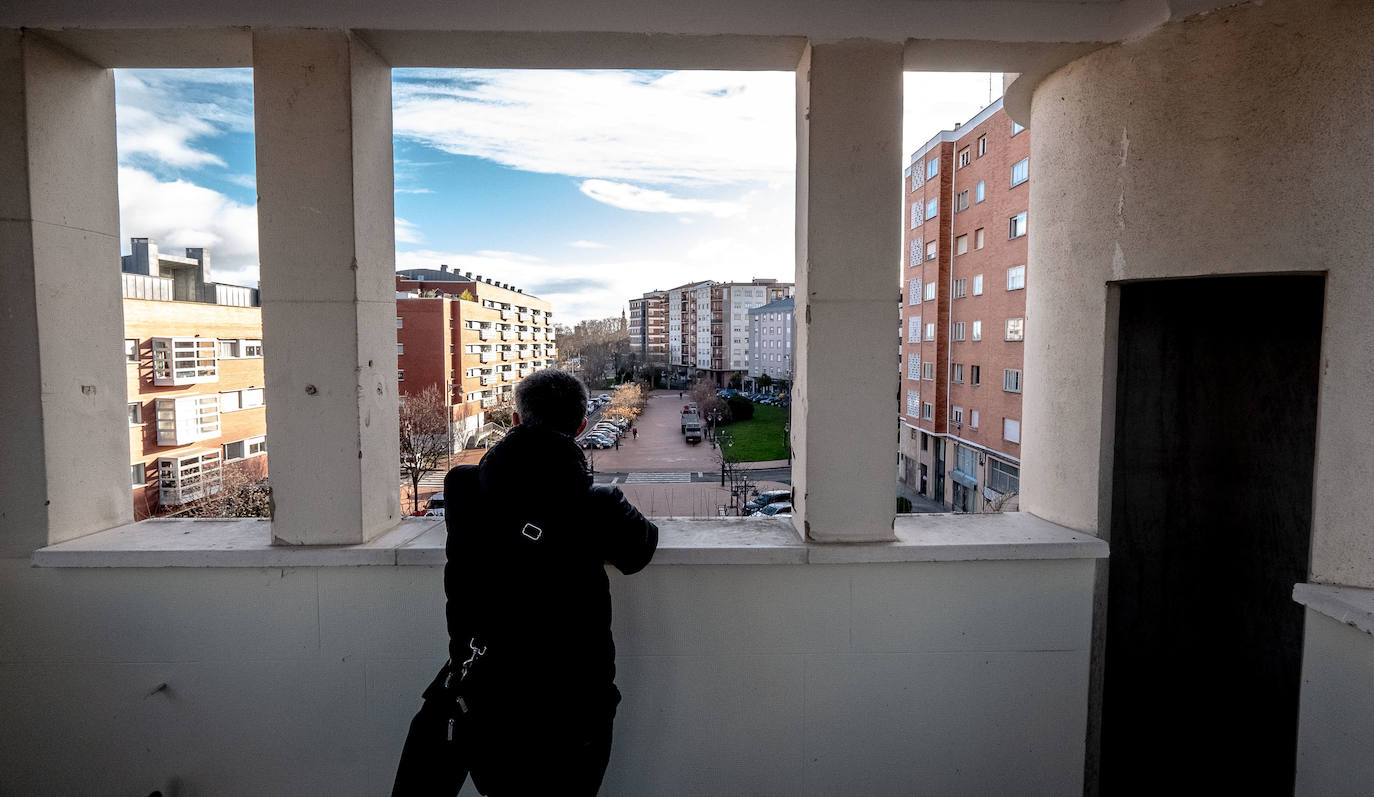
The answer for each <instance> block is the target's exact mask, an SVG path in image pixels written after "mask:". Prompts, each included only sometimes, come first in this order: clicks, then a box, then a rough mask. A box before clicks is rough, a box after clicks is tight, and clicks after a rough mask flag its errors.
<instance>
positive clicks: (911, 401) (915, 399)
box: [906, 390, 921, 418]
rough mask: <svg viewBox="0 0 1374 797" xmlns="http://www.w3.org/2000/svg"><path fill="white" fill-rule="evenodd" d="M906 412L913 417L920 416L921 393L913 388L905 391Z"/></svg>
mask: <svg viewBox="0 0 1374 797" xmlns="http://www.w3.org/2000/svg"><path fill="white" fill-rule="evenodd" d="M906 414H907V415H910V416H911V417H913V418H919V417H921V394H920V393H918V392H916V391H915V390H908V391H907V392H906Z"/></svg>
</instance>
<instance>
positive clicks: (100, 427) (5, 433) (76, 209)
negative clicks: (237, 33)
mask: <svg viewBox="0 0 1374 797" xmlns="http://www.w3.org/2000/svg"><path fill="white" fill-rule="evenodd" d="M0 106H2V107H4V108H6V109H7V112H6V113H4V114H3V115H0V177H3V179H0V297H3V298H4V308H3V312H0V372H3V373H4V374H5V380H4V387H3V388H0V418H3V419H4V423H2V424H0V451H4V452H5V456H3V457H0V556H27V555H28V554H30V553H32V552H33V550H34V549H36V548H40V547H42V546H44V545H47V544H48V543H52V542H61V541H62V540H67V539H71V538H73V537H79V536H82V535H84V534H89V533H91V532H94V531H99V530H101V529H106V528H110V527H112V526H117V525H120V524H123V523H129V522H132V520H133V501H132V499H131V498H130V492H129V432H128V423H127V420H126V415H125V404H126V403H127V402H128V398H127V388H126V386H125V383H124V381H125V373H124V371H125V365H124V355H123V348H122V347H123V342H122V341H123V338H124V330H123V327H124V313H123V307H122V305H121V299H120V294H121V290H120V280H119V198H118V191H117V189H116V184H115V179H116V178H115V171H116V169H115V117H114V78H113V75H112V74H111V73H110V71H109V70H107V69H103V68H101V67H99V66H97V65H95V64H93V63H91V62H90V61H87V60H85V59H83V58H81V57H79V56H77V55H75V54H73V53H71V52H69V51H67V50H66V49H64V48H62V47H60V46H58V45H56V44H53V43H52V42H50V41H48V40H45V39H43V38H42V37H41V36H38V35H36V34H31V33H21V32H20V31H17V30H5V31H0Z"/></svg>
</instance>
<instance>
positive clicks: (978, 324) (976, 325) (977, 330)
mask: <svg viewBox="0 0 1374 797" xmlns="http://www.w3.org/2000/svg"><path fill="white" fill-rule="evenodd" d="M982 339H983V322H982V321H974V322H973V340H982Z"/></svg>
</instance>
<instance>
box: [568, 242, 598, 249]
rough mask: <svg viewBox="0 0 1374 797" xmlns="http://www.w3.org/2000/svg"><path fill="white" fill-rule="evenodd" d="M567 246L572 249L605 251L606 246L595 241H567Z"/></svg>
mask: <svg viewBox="0 0 1374 797" xmlns="http://www.w3.org/2000/svg"><path fill="white" fill-rule="evenodd" d="M568 246H571V247H573V248H574V249H606V248H607V247H606V244H603V243H597V242H596V241H569V242H568Z"/></svg>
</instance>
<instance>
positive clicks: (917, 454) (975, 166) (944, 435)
mask: <svg viewBox="0 0 1374 797" xmlns="http://www.w3.org/2000/svg"><path fill="white" fill-rule="evenodd" d="M903 177H904V186H905V190H904V191H903V193H904V195H905V196H906V200H905V203H904V204H905V213H904V214H903V218H904V220H905V222H906V223H905V224H904V227H905V228H906V229H905V232H904V234H903V238H904V247H903V251H904V263H903V267H902V304H901V319H902V328H901V335H902V343H901V362H900V369H901V380H902V388H901V406H900V409H899V412H900V425H901V435H900V438H899V443H898V447H899V452H900V456H899V459H898V478H899V479H900V480H901V481H902V482H903V483H905V484H906V485H907V486H908V487H909V488H911V489H912V490H915V491H916V492H918V493H920V494H921V495H924V496H926V497H928V498H930V499H932V500H935V501H939V502H940V503H941V504H943V505H945V506H947V507H950V508H951V509H953V510H954V511H956V512H983V511H987V510H989V509H994V508H1009V506H1014V502H1015V500H1016V499H1015V496H1016V495H1017V494H1018V493H1019V491H1020V466H1021V388H1022V384H1023V381H1024V369H1023V367H1022V362H1023V347H1024V345H1025V344H1024V341H1025V335H1026V298H1025V296H1026V292H1025V287H1026V279H1027V275H1026V251H1027V249H1026V245H1027V240H1028V236H1027V225H1028V215H1027V212H1028V208H1029V202H1030V199H1029V197H1030V185H1029V182H1030V132H1029V131H1027V130H1025V129H1023V128H1022V127H1021V126H1020V125H1018V124H1016V123H1015V122H1013V121H1012V120H1011V118H1010V117H1008V116H1007V114H1006V113H1005V112H1004V111H1003V110H1002V101H1001V100H1000V99H999V100H997V101H996V102H994V103H992V104H991V105H989V106H988V107H987V108H985V109H983V110H982V111H981V112H979V113H978V114H977V115H976V116H974V117H973V118H972V119H970V120H969V121H968V122H966V123H964V124H962V125H959V126H957V127H956V128H955V129H954V130H947V131H943V132H941V133H940V134H939V135H937V136H935V137H934V138H932V139H931V140H930V141H929V142H928V143H927V144H926V145H925V146H924V147H922V148H921V149H919V150H917V151H916V152H915V153H913V154H912V156H911V163H910V165H909V166H908V167H907V169H906V170H905V172H904V173H903Z"/></svg>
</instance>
